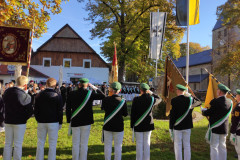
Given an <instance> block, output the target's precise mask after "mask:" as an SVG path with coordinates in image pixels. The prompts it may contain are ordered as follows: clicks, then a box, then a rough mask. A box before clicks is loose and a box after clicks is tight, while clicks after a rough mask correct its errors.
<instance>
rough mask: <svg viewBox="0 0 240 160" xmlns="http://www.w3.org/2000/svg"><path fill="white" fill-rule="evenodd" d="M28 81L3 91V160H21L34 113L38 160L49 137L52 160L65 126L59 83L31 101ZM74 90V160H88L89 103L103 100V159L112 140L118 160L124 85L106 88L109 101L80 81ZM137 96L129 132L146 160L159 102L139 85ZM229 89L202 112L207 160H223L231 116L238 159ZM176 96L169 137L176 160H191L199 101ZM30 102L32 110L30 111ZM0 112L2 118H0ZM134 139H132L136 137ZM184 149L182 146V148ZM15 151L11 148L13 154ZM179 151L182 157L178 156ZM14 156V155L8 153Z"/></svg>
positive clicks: (70, 102) (239, 134)
mask: <svg viewBox="0 0 240 160" xmlns="http://www.w3.org/2000/svg"><path fill="white" fill-rule="evenodd" d="M27 82H28V78H27V77H25V76H20V77H18V78H17V81H16V87H11V88H9V89H7V90H6V91H5V93H4V95H3V97H2V98H1V97H0V103H1V102H2V103H1V104H0V111H1V109H2V108H4V114H5V116H2V117H3V118H4V122H5V128H6V129H5V132H6V134H5V146H4V153H3V159H4V160H10V159H12V156H13V159H14V160H20V159H21V156H22V143H23V137H24V133H25V130H26V123H27V120H28V119H29V118H30V117H31V116H32V115H33V114H34V116H35V119H36V121H37V123H38V127H37V137H38V142H37V150H36V159H37V160H43V159H44V144H45V141H46V137H47V135H48V141H49V151H48V159H49V160H55V159H56V145H57V139H58V131H59V130H60V129H61V127H62V122H63V98H62V96H61V94H60V93H58V92H57V91H56V90H55V88H56V85H57V81H56V79H54V78H49V79H48V80H47V81H46V88H45V89H44V90H42V91H40V92H39V93H38V94H37V95H36V96H35V101H34V102H33V101H32V97H31V96H30V95H29V94H27V93H26V91H25V88H26V86H27ZM78 85H79V86H78V87H79V88H78V89H77V90H73V91H70V92H69V94H68V96H67V99H66V117H67V123H69V129H68V134H69V135H71V136H72V159H73V160H87V154H88V139H89V135H90V130H91V125H92V124H93V123H94V119H93V108H92V107H93V101H94V100H102V104H101V109H102V110H104V112H105V116H104V123H103V131H102V142H103V143H104V156H105V160H111V154H112V141H114V159H115V160H121V157H122V142H123V136H124V119H123V117H126V116H127V115H128V109H127V103H126V100H125V99H124V98H122V96H121V95H120V93H121V89H122V86H121V84H120V83H119V82H113V83H112V84H110V86H109V92H110V93H112V95H111V96H106V95H105V94H104V93H103V92H102V91H101V89H99V88H98V87H96V86H94V85H92V84H91V83H89V80H88V79H86V78H81V79H80V80H79V84H78ZM139 91H140V95H139V96H136V97H135V98H133V101H132V107H131V114H130V118H131V124H130V125H131V128H132V131H133V136H132V137H133V141H134V139H136V159H137V160H150V143H151V142H150V139H151V138H150V137H151V133H152V130H154V122H153V116H152V109H153V107H154V106H156V105H158V104H159V103H160V102H161V98H160V97H159V96H158V95H156V94H154V93H153V92H152V91H151V90H150V87H149V86H148V85H147V84H146V83H141V84H140V89H139ZM228 91H230V89H229V88H227V87H226V86H224V85H223V84H219V85H218V91H217V94H218V98H216V99H213V100H212V101H211V102H210V105H211V107H210V108H209V109H204V108H202V114H203V115H204V116H207V117H209V128H208V132H207V134H206V140H207V141H208V142H209V143H210V150H211V151H210V154H211V160H226V159H227V152H226V137H227V133H228V118H229V115H230V114H231V112H232V126H231V130H230V132H231V136H230V141H231V143H232V144H233V145H235V148H236V151H237V153H238V155H239V160H240V125H239V122H240V115H239V114H240V90H237V96H236V98H237V101H238V104H237V106H236V107H235V109H234V110H233V111H232V108H233V103H232V101H231V100H230V99H228V98H226V94H227V92H228ZM176 94H177V96H176V97H175V98H173V99H172V100H171V105H172V109H171V111H170V121H169V132H170V137H171V139H172V141H173V142H174V152H175V159H176V160H182V158H183V157H184V160H190V159H191V147H190V136H191V128H193V121H192V111H193V109H194V107H197V106H200V105H201V104H202V103H201V101H200V100H199V99H198V98H197V97H195V96H193V95H191V94H189V93H188V92H187V88H186V87H185V86H183V85H180V84H178V85H176ZM33 103H34V108H33ZM1 114H2V113H1V112H0V118H1ZM134 137H135V138H134ZM182 146H183V147H182ZM13 148H14V149H13ZM183 150H184V151H183ZM182 151H183V153H184V154H182ZM12 152H13V153H12Z"/></svg>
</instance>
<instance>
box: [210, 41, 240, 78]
mask: <svg viewBox="0 0 240 160" xmlns="http://www.w3.org/2000/svg"><path fill="white" fill-rule="evenodd" d="M226 51H227V53H225V54H224V55H223V56H222V58H221V59H220V60H219V61H218V62H217V64H216V67H215V68H214V72H215V73H216V74H219V75H221V76H225V75H228V76H230V78H231V80H232V81H238V82H239V81H240V80H239V77H240V54H239V53H240V41H235V42H233V41H231V44H228V49H227V50H226Z"/></svg>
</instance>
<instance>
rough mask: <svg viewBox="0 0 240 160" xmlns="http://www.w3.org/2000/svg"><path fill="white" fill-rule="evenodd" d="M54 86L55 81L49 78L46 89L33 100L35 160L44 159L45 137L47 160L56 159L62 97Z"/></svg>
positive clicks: (60, 124)
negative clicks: (35, 129)
mask: <svg viewBox="0 0 240 160" xmlns="http://www.w3.org/2000/svg"><path fill="white" fill-rule="evenodd" d="M56 84H57V80H56V79H54V78H49V79H48V80H47V82H46V85H47V88H46V89H45V90H44V91H41V92H40V93H39V94H38V95H37V96H36V98H35V108H34V115H35V118H36V120H37V122H38V128H37V136H38V143H37V154H36V160H43V159H44V144H45V141H46V137H47V135H48V141H49V151H48V159H49V160H55V159H56V146H57V139H58V130H59V129H61V126H62V120H63V103H62V97H61V95H60V94H58V93H57V92H56V91H55V90H54V88H55V87H56Z"/></svg>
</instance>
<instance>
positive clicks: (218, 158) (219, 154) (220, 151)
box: [210, 133, 227, 160]
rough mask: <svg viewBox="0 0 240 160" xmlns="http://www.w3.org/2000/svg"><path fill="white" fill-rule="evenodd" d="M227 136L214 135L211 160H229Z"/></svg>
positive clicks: (211, 145)
mask: <svg viewBox="0 0 240 160" xmlns="http://www.w3.org/2000/svg"><path fill="white" fill-rule="evenodd" d="M226 137H227V135H226V134H215V133H212V137H211V143H210V150H211V151H210V154H211V160H227V149H226Z"/></svg>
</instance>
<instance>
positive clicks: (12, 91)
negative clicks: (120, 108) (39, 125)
mask: <svg viewBox="0 0 240 160" xmlns="http://www.w3.org/2000/svg"><path fill="white" fill-rule="evenodd" d="M31 101H32V100H31V96H30V95H29V94H27V93H25V91H24V90H22V89H20V88H18V87H12V88H8V89H7V90H6V91H5V92H4V95H3V102H4V104H5V123H6V124H26V122H27V120H28V119H29V118H30V117H31V116H32V114H33V108H32V102H31Z"/></svg>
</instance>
